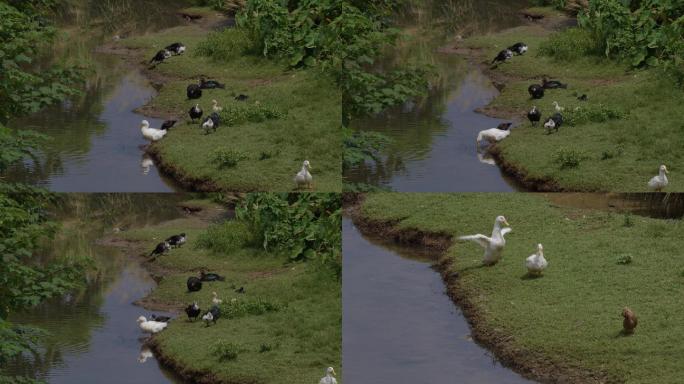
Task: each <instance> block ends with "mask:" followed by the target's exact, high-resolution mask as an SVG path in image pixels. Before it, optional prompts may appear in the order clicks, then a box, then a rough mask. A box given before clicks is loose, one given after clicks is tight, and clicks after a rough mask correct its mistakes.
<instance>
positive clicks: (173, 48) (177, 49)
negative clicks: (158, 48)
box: [164, 43, 185, 55]
mask: <svg viewBox="0 0 684 384" xmlns="http://www.w3.org/2000/svg"><path fill="white" fill-rule="evenodd" d="M164 49H166V50H167V51H169V52H171V53H172V54H174V55H180V54H182V53H183V52H185V45H183V43H173V44H171V45H169V46H168V47H166V48H164Z"/></svg>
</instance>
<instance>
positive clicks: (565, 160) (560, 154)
mask: <svg viewBox="0 0 684 384" xmlns="http://www.w3.org/2000/svg"><path fill="white" fill-rule="evenodd" d="M582 160H584V156H582V154H581V153H579V152H578V151H576V150H574V149H559V150H558V151H557V152H556V156H555V159H554V162H555V163H557V164H559V165H560V168H561V169H567V168H576V167H578V166H579V165H580V163H581V162H582Z"/></svg>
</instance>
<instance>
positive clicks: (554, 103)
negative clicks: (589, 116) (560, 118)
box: [553, 101, 565, 113]
mask: <svg viewBox="0 0 684 384" xmlns="http://www.w3.org/2000/svg"><path fill="white" fill-rule="evenodd" d="M553 107H554V108H555V109H556V112H558V113H561V112H563V111H565V108H563V107H561V106H560V105H559V104H558V102H557V101H554V102H553Z"/></svg>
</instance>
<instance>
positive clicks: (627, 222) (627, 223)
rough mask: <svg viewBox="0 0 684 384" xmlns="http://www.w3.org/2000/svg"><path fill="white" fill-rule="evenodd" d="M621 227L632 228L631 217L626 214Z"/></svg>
mask: <svg viewBox="0 0 684 384" xmlns="http://www.w3.org/2000/svg"><path fill="white" fill-rule="evenodd" d="M622 226H623V227H627V228H629V227H633V226H634V221H632V215H631V214H629V213H627V214H625V219H624V222H623V223H622Z"/></svg>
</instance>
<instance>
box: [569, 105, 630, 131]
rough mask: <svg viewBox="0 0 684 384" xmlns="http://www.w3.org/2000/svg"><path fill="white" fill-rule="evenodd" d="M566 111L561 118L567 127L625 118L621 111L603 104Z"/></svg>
mask: <svg viewBox="0 0 684 384" xmlns="http://www.w3.org/2000/svg"><path fill="white" fill-rule="evenodd" d="M568 109H569V110H568V111H567V112H566V113H565V115H564V116H563V117H564V118H565V121H566V124H567V125H569V126H576V125H580V124H585V123H603V122H606V121H609V120H619V119H624V118H625V116H626V114H625V112H623V111H622V110H619V109H616V108H611V107H607V106H605V105H603V104H596V105H590V106H582V107H578V108H574V109H570V108H568Z"/></svg>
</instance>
